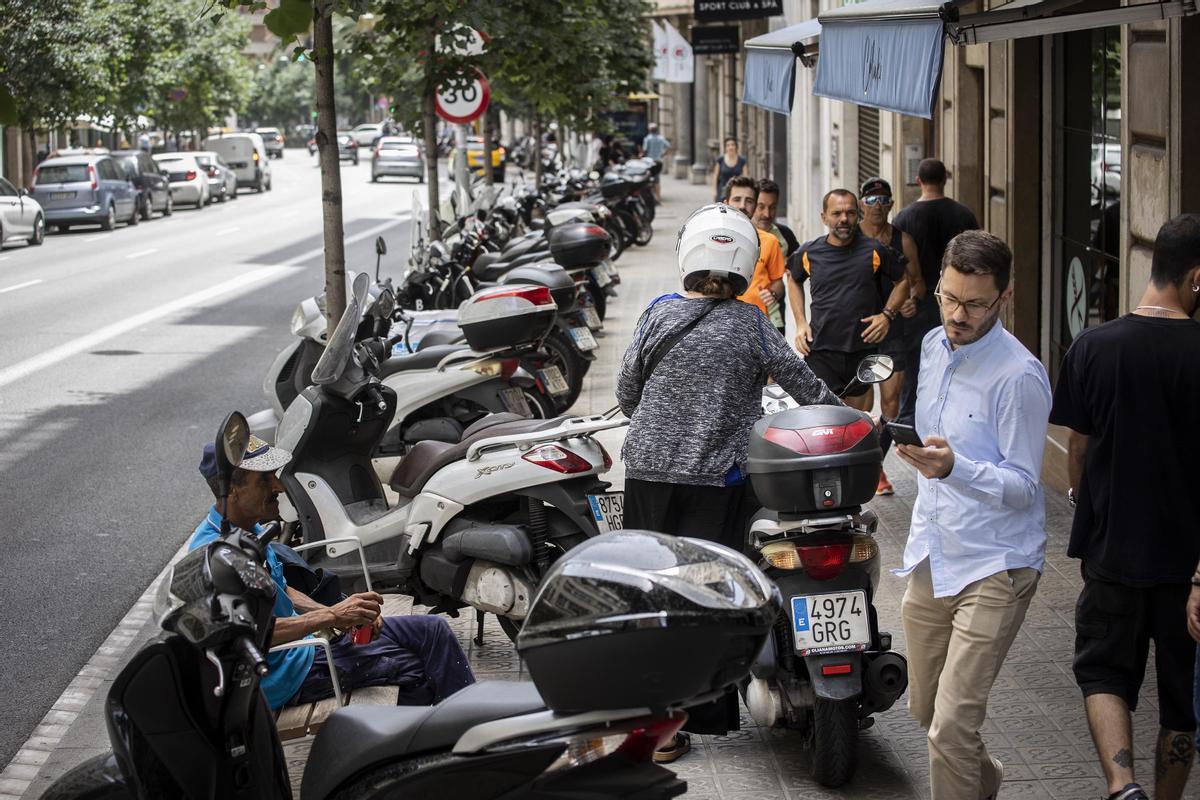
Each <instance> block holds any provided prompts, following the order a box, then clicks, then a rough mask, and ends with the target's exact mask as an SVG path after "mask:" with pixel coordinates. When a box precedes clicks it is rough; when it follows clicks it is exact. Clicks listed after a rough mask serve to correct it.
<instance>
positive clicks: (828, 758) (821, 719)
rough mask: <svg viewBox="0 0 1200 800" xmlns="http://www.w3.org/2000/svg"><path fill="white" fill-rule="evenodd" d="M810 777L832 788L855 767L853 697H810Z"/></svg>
mask: <svg viewBox="0 0 1200 800" xmlns="http://www.w3.org/2000/svg"><path fill="white" fill-rule="evenodd" d="M812 741H813V753H812V776H813V780H815V781H816V782H817V783H819V784H821V785H822V786H828V787H830V788H831V789H832V788H836V787H838V786H842V785H843V784H845V783H846V782H848V781H849V780H850V779H851V778H852V777H854V770H855V768H856V767H857V766H858V708H857V707H856V705H855V702H854V701H853V700H841V701H838V700H825V699H823V698H820V697H818V698H815V699H814V700H813V739H812Z"/></svg>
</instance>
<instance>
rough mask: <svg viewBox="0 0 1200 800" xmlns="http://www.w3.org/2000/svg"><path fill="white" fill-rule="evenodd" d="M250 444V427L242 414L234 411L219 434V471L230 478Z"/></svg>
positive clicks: (217, 448)
mask: <svg viewBox="0 0 1200 800" xmlns="http://www.w3.org/2000/svg"><path fill="white" fill-rule="evenodd" d="M248 444H250V425H249V423H247V422H246V418H245V417H244V416H242V414H241V412H239V411H234V412H233V413H231V414H230V415H229V416H228V417H226V418H225V421H224V422H223V423H221V430H220V431H218V432H217V441H216V443H215V447H214V450H215V451H216V457H217V471H218V473H219V474H220V475H222V476H224V477H226V478H227V477H228V476H229V475H232V474H233V470H234V469H236V468H237V465H238V464H241V463H242V459H243V458H244V457H245V455H246V446H247V445H248Z"/></svg>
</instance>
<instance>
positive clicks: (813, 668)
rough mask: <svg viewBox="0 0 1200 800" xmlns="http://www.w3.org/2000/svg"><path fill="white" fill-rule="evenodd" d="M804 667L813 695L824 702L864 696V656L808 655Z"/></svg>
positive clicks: (853, 654)
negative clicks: (806, 670) (806, 669)
mask: <svg viewBox="0 0 1200 800" xmlns="http://www.w3.org/2000/svg"><path fill="white" fill-rule="evenodd" d="M804 665H805V666H806V667H807V668H808V677H809V680H810V681H811V682H812V688H813V694H815V695H816V696H817V697H820V698H822V699H823V700H850V699H851V698H855V697H858V696H859V695H860V694H862V688H863V654H862V653H856V652H851V653H826V654H822V655H807V656H805V657H804Z"/></svg>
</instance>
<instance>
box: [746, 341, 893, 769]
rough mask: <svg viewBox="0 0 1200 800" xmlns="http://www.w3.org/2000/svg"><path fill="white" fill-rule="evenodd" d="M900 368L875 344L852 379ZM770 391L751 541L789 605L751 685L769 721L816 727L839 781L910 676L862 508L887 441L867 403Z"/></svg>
mask: <svg viewBox="0 0 1200 800" xmlns="http://www.w3.org/2000/svg"><path fill="white" fill-rule="evenodd" d="M891 373H892V364H891V359H890V358H888V357H887V356H877V355H876V356H868V357H867V359H865V360H864V361H863V363H862V364H860V365H859V369H858V375H857V377H856V380H855V381H852V382H851V386H848V387H847V390H849V389H850V388H852V386H853V385H855V384H859V385H861V384H863V383H866V384H873V383H879V382H882V381H884V380H886V379H887V378H888V377H889V376H890V375H891ZM763 397H764V403H763V405H764V410H765V411H766V412H767V413H768V416H766V417H764V418H763V419H761V420H759V421H758V422H757V423H755V426H754V430H753V432H752V433H751V435H750V458H749V462H748V471H749V473H750V480H751V483H752V484H753V487H754V493H755V495H756V496H757V497H758V499H759V501H760V502H762V504H763V506H764V507H765V508H764V510H763V511H762V512H760V513H759V514H758V515H757V516H756V518H755V520H754V522H753V523H752V525H751V530H750V537H749V543H750V547H751V548H752V550H753V551H755V552H757V553H758V554H759V556H760V558H761V561H760V562H759V566H760V567H761V568H762V569H763V570H764V571H765V572H766V573H767V576H768V577H769V578H770V579H771V580H773V581H774V582H775V583H776V585H777V586H778V587H779V589H780V590H781V592H782V594H783V597H784V600H785V606H784V610H783V613H782V614H780V616H779V618H778V619H777V620H776V624H775V629H774V631H773V633H772V637H771V641H770V642H769V643H768V646H767V647H766V648H764V649H763V652H762V653H761V654H760V655H759V658H758V661H757V663H756V664H755V665H754V667H753V670H752V678H751V679H750V680H749V681H748V682H747V683H745V684H744V685H743V693H744V696H745V700H746V706H747V708H749V710H750V713H751V716H753V717H754V719H755V721H756V722H758V723H759V724H760V725H763V726H766V727H770V726H773V725H785V726H788V727H792V728H796V729H799V730H800V731H801V732H802V733H803V734H805V735H806V737H807V738H808V742H809V744H810V746H811V748H812V775H813V778H814V779H815V780H816V781H817V782H818V783H821V784H822V785H824V786H830V787H836V786H841V785H842V784H844V783H846V782H847V781H849V780H850V778H851V777H852V776H853V775H854V771H855V769H856V767H857V764H856V760H857V754H858V732H859V730H860V729H862V728H866V727H869V726H870V725H871V724H872V723H873V722H874V720H873V719H872V717H871V715H872V714H876V713H879V712H882V711H886V710H887V709H889V708H891V706H892V704H893V703H895V701H896V699H897V698H898V697H899V696H900V695H901V694H902V693H903V692H904V689H905V687H906V686H907V685H908V664H907V662H906V660H905V658H904V656H902V655H900V654H899V653H896V652H894V651H892V649H891V646H892V637H891V634H890V633H887V632H886V631H881V630H880V629H879V621H878V617H877V615H876V613H875V606H874V598H875V590H876V588H877V587H878V585H879V570H880V556H879V547H878V545H877V544H876V542H875V531H876V528H877V526H878V519H877V518H876V516H875V514H874V512H872V511H870V510H864V509H863V508H862V505H863V504H865V503H866V502H867V501H868V500H870V499H871V498H873V497H874V496H875V486H876V485H877V484H878V482H879V471H880V469H881V468H882V464H883V452H882V450H881V449H880V447H879V439H878V436H877V434H876V432H875V425H874V424H873V423H872V421H871V418H870V417H869V416H867V415H866V414H863V413H862V412H860V411H855V410H853V409H851V408H842V407H836V406H804V407H799V408H797V407H796V404H795V402H794V401H792V400H791V398H790V397H787V396H786V394H784V393H782V391H781V390H780V389H779V387H778V386H768V387H767V388H766V389H765V390H764V392H763ZM781 407H782V408H783V409H785V410H780V408H781Z"/></svg>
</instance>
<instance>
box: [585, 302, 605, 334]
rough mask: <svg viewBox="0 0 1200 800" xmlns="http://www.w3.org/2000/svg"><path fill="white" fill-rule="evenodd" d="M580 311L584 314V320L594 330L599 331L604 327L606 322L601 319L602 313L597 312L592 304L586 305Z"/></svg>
mask: <svg viewBox="0 0 1200 800" xmlns="http://www.w3.org/2000/svg"><path fill="white" fill-rule="evenodd" d="M580 313H582V314H583V322H584V324H585V325H587V326H588V327H589V328H591V329H592V330H594V331H598V330H600V329H601V328H603V327H604V323H603V322H601V321H600V315H599V314H597V313H596V309H595V308H593V307H592V306H584V307H583V309H581V311H580Z"/></svg>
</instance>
